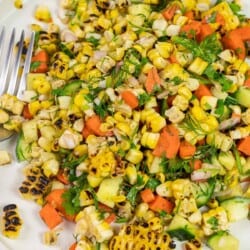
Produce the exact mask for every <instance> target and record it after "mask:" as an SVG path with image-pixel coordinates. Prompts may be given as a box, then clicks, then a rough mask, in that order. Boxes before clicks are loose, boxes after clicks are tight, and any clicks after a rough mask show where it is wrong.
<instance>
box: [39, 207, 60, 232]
mask: <svg viewBox="0 0 250 250" xmlns="http://www.w3.org/2000/svg"><path fill="white" fill-rule="evenodd" d="M39 214H40V217H41V218H42V219H43V221H44V222H45V223H46V224H47V226H48V227H49V229H53V228H55V227H56V226H57V225H59V224H60V223H61V222H62V217H61V216H60V214H59V213H58V212H57V211H56V209H55V208H54V207H53V206H52V205H51V204H50V203H46V204H45V205H44V206H43V207H42V209H41V210H40V212H39Z"/></svg>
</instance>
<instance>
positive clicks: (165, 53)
mask: <svg viewBox="0 0 250 250" xmlns="http://www.w3.org/2000/svg"><path fill="white" fill-rule="evenodd" d="M155 48H156V50H157V51H158V52H159V54H160V55H161V56H162V57H163V58H165V59H166V58H169V57H170V55H171V53H172V51H173V49H174V45H173V44H172V43H170V42H157V43H156V45H155Z"/></svg>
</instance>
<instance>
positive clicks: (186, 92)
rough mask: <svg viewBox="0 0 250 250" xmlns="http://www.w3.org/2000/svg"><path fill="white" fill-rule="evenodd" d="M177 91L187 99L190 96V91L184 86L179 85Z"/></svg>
mask: <svg viewBox="0 0 250 250" xmlns="http://www.w3.org/2000/svg"><path fill="white" fill-rule="evenodd" d="M177 93H178V94H179V95H181V96H183V97H184V98H186V99H187V100H188V101H189V100H190V99H191V98H192V92H191V91H190V89H189V88H188V87H186V86H181V87H179V88H178V90H177Z"/></svg>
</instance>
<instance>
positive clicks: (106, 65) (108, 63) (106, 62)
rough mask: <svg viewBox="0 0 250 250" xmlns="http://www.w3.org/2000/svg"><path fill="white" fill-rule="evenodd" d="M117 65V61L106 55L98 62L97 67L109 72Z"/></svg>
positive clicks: (103, 71)
mask: <svg viewBox="0 0 250 250" xmlns="http://www.w3.org/2000/svg"><path fill="white" fill-rule="evenodd" d="M114 66H115V61H114V60H113V59H112V58H111V57H109V56H105V57H104V58H103V59H102V60H101V61H99V62H97V64H96V67H97V69H99V70H100V71H101V72H102V73H107V72H108V71H109V70H110V69H111V68H113V67H114Z"/></svg>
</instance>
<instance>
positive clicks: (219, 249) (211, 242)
mask: <svg viewBox="0 0 250 250" xmlns="http://www.w3.org/2000/svg"><path fill="white" fill-rule="evenodd" d="M207 243H208V246H209V247H211V249H212V250H229V249H230V250H239V240H238V239H236V238H235V237H234V236H232V235H231V234H229V233H228V232H226V231H220V232H217V233H215V234H213V235H211V236H210V237H209V238H208V241H207Z"/></svg>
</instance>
